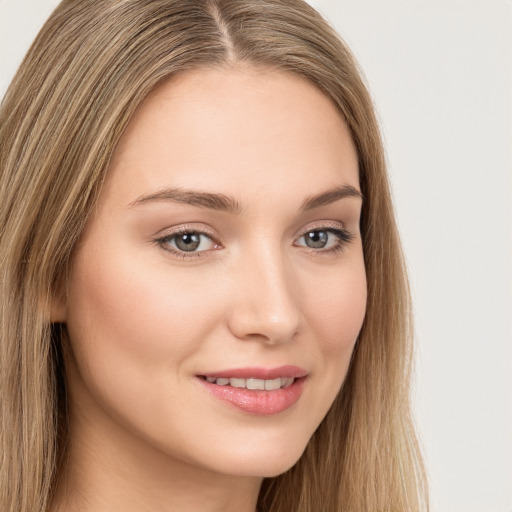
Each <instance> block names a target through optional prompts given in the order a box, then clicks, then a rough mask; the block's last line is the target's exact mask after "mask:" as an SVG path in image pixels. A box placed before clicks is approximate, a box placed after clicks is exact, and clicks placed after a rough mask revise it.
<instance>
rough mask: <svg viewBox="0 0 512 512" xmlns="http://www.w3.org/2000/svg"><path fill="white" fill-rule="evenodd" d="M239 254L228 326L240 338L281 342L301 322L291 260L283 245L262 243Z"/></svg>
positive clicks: (274, 342)
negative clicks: (235, 288) (236, 288)
mask: <svg viewBox="0 0 512 512" xmlns="http://www.w3.org/2000/svg"><path fill="white" fill-rule="evenodd" d="M248 252H249V254H247V255H246V256H245V257H243V258H241V261H240V267H239V270H240V272H239V280H238V282H237V287H238V292H239V293H237V294H236V295H237V301H236V304H235V305H234V308H233V310H232V315H231V321H230V324H231V330H232V331H233V332H234V334H236V336H237V337H239V338H244V339H249V338H251V339H252V338H261V339H264V340H265V341H266V342H267V343H272V344H276V343H282V342H286V341H288V340H290V339H291V338H293V336H294V335H295V333H296V332H297V331H298V329H299V326H300V317H301V314H300V303H299V299H300V297H299V295H298V293H296V284H297V283H296V280H295V279H294V275H293V269H292V267H291V264H290V263H289V262H288V263H287V260H286V255H285V254H284V253H283V251H282V249H281V248H280V247H279V246H278V244H276V245H271V244H267V245H265V244H262V243H260V244H259V246H258V247H254V246H253V247H252V249H251V250H249V251H248Z"/></svg>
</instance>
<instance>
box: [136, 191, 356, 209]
mask: <svg viewBox="0 0 512 512" xmlns="http://www.w3.org/2000/svg"><path fill="white" fill-rule="evenodd" d="M346 197H355V198H359V199H363V195H362V194H361V192H359V190H357V189H356V188H355V187H353V186H351V185H342V186H340V187H336V188H333V189H330V190H327V191H325V192H321V193H320V194H316V195H314V196H311V197H308V198H306V199H305V200H304V201H303V203H302V206H301V210H302V211H305V212H307V211H310V210H314V209H315V208H319V207H321V206H326V205H328V204H331V203H334V202H336V201H339V200H340V199H344V198H346ZM153 201H169V202H172V203H178V204H188V205H191V206H198V207H200V208H208V209H210V210H218V211H225V212H228V213H234V214H237V215H240V214H241V213H242V212H243V208H242V205H241V204H240V203H239V202H238V201H237V200H236V199H234V198H233V197H230V196H227V195H225V194H218V193H211V192H200V191H195V190H185V189H182V188H167V189H164V190H160V191H158V192H155V193H152V194H145V195H142V196H140V197H138V198H137V199H136V200H135V201H132V202H131V203H130V204H129V205H128V207H129V208H132V207H134V206H139V205H141V204H146V203H150V202H153Z"/></svg>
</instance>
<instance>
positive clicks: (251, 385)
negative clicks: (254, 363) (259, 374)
mask: <svg viewBox="0 0 512 512" xmlns="http://www.w3.org/2000/svg"><path fill="white" fill-rule="evenodd" d="M247 389H265V381H264V380H262V379H247Z"/></svg>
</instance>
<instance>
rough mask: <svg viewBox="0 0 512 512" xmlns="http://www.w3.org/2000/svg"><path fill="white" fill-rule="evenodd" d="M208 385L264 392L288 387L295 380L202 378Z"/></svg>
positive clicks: (288, 378) (287, 378) (291, 378)
mask: <svg viewBox="0 0 512 512" xmlns="http://www.w3.org/2000/svg"><path fill="white" fill-rule="evenodd" d="M204 378H205V379H206V381H207V382H209V383H210V384H216V385H217V386H231V387H234V388H245V389H251V390H261V391H263V390H265V391H273V390H276V389H282V388H288V387H290V386H291V385H292V384H293V383H294V381H295V379H294V378H293V377H278V378H277V379H269V380H265V379H256V378H249V379H238V378H235V377H232V378H227V377H204Z"/></svg>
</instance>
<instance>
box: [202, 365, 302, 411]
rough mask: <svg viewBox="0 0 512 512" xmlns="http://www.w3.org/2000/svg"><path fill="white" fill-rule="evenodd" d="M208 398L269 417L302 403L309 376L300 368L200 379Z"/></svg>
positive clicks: (244, 370) (246, 371)
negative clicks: (211, 397)
mask: <svg viewBox="0 0 512 512" xmlns="http://www.w3.org/2000/svg"><path fill="white" fill-rule="evenodd" d="M198 377H199V382H200V383H202V385H203V388H204V389H205V390H206V391H207V392H208V394H209V395H213V397H215V398H217V399H220V401H221V402H223V403H226V402H227V403H228V405H229V406H234V407H235V408H236V409H238V410H241V411H242V412H244V413H251V414H255V415H259V416H269V415H274V414H278V413H281V412H283V411H286V410H287V409H290V408H291V407H292V406H293V405H294V404H295V403H297V402H298V400H299V399H300V397H301V395H302V392H303V389H304V385H305V382H306V380H307V379H308V372H307V371H306V370H304V369H303V368H299V367H298V366H281V367H279V368H272V369H267V368H239V369H232V370H225V371H221V372H216V373H209V374H206V375H198Z"/></svg>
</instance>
